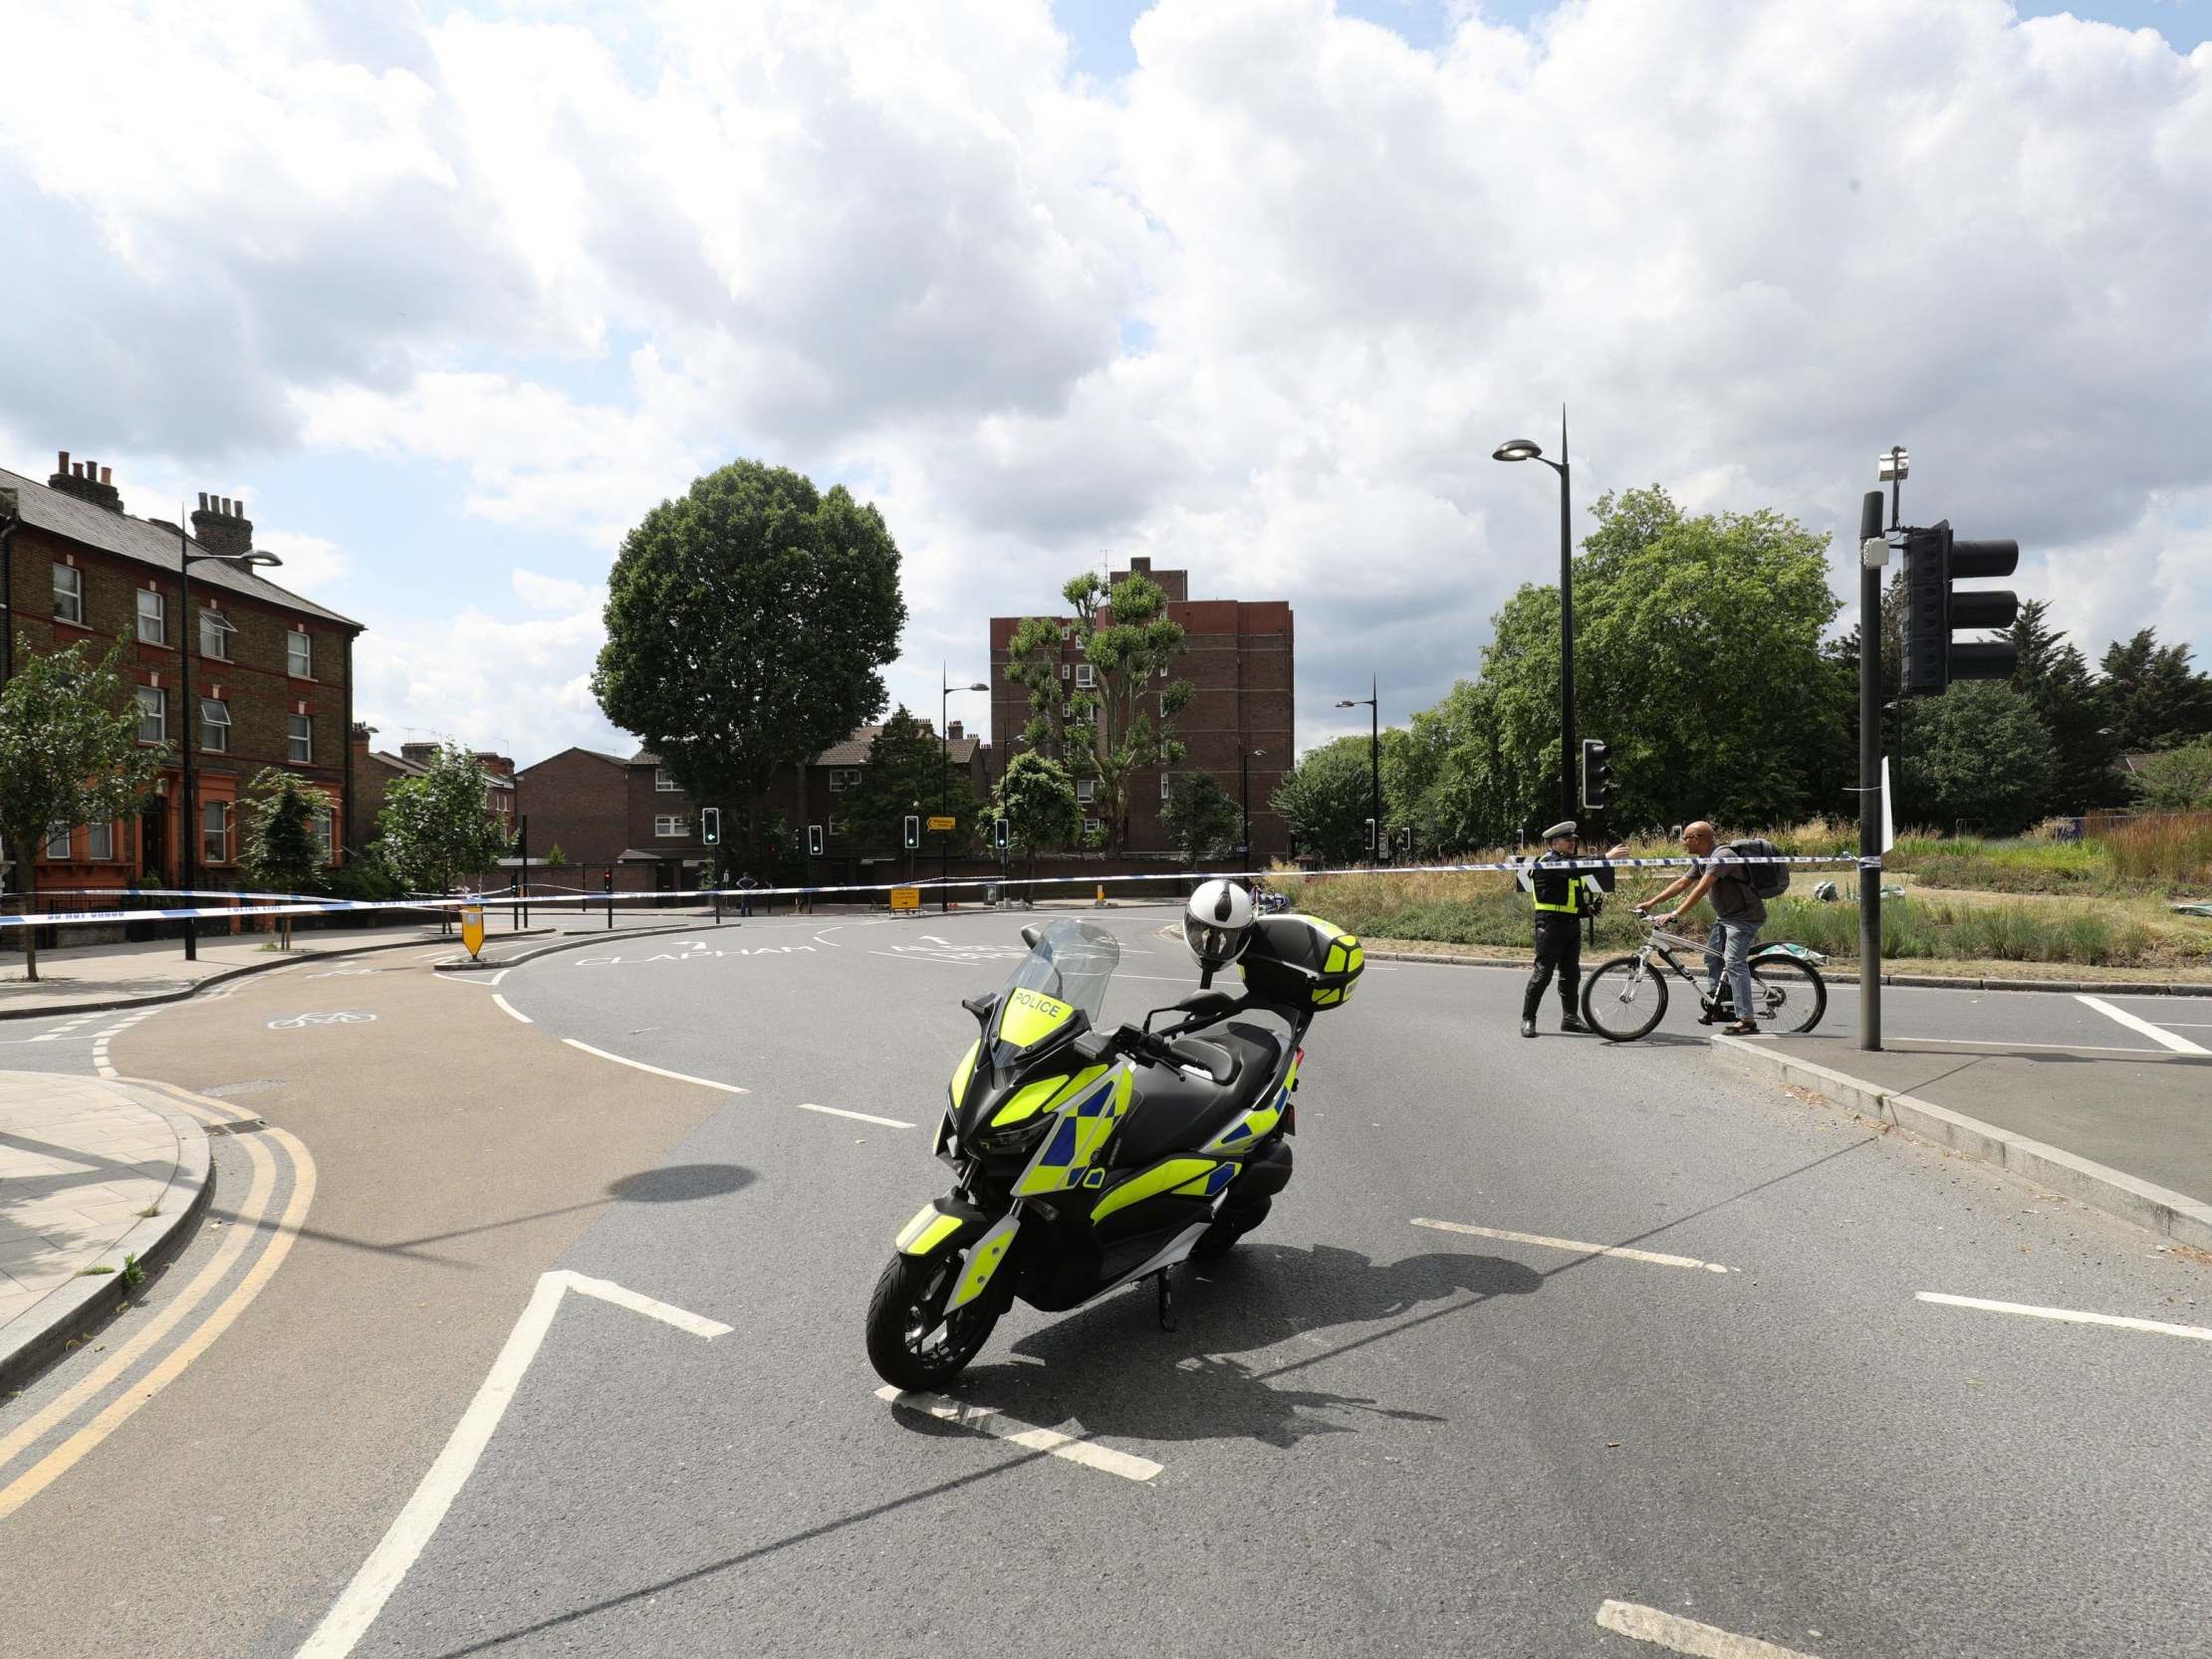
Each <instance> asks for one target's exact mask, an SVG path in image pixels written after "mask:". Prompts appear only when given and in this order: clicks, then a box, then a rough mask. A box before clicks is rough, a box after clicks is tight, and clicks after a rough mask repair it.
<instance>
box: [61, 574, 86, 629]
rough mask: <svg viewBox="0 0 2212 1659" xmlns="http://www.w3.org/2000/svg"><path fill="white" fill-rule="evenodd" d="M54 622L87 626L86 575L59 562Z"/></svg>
mask: <svg viewBox="0 0 2212 1659" xmlns="http://www.w3.org/2000/svg"><path fill="white" fill-rule="evenodd" d="M64 578H67V579H68V580H67V581H64V580H63V579H64ZM54 620H56V621H57V622H74V623H75V624H76V625H77V626H79V627H83V626H84V625H85V573H84V572H83V571H81V570H79V569H78V568H77V567H76V566H75V565H64V564H62V563H60V562H59V561H56V562H55V566H54Z"/></svg>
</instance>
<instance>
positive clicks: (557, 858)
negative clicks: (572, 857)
mask: <svg viewBox="0 0 2212 1659" xmlns="http://www.w3.org/2000/svg"><path fill="white" fill-rule="evenodd" d="M568 863H569V855H568V854H567V853H566V852H563V851H562V850H561V843H560V842H559V841H555V842H554V843H553V844H552V845H551V846H549V847H547V848H546V868H547V869H566V868H567V867H568Z"/></svg>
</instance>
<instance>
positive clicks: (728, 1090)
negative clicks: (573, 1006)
mask: <svg viewBox="0 0 2212 1659" xmlns="http://www.w3.org/2000/svg"><path fill="white" fill-rule="evenodd" d="M561 1041H562V1042H564V1043H566V1044H567V1045H568V1046H569V1047H570V1048H572V1049H582V1050H583V1051H584V1052H585V1053H586V1054H588V1055H597V1056H599V1058H600V1059H602V1060H611V1061H613V1062H614V1064H615V1065H616V1066H627V1067H630V1068H631V1069H632V1070H636V1071H650V1072H651V1073H652V1074H653V1075H654V1076H656V1077H673V1078H674V1079H675V1080H676V1081H677V1082H679V1083H697V1084H698V1085H699V1086H700V1087H701V1088H718V1089H720V1090H721V1091H722V1092H723V1093H724V1094H750V1093H752V1092H753V1091H752V1090H751V1089H749V1088H740V1087H738V1085H737V1084H735V1083H718V1082H716V1081H715V1080H714V1079H713V1078H712V1077H694V1076H693V1075H691V1073H690V1072H688V1071H671V1070H669V1069H668V1068H667V1067H664V1066H647V1065H646V1064H645V1063H644V1062H643V1061H641V1060H630V1059H628V1058H627V1057H626V1056H622V1055H611V1054H609V1053H608V1052H607V1051H606V1050H605V1049H595V1048H593V1047H592V1045H591V1044H589V1043H579V1042H578V1041H577V1040H576V1039H575V1038H573V1037H564V1038H562V1039H561Z"/></svg>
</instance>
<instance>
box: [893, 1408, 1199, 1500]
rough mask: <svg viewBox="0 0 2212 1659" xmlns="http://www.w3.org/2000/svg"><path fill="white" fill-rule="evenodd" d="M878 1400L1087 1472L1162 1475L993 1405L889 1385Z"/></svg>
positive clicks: (1144, 1477)
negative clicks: (1044, 1454) (1018, 1418)
mask: <svg viewBox="0 0 2212 1659" xmlns="http://www.w3.org/2000/svg"><path fill="white" fill-rule="evenodd" d="M875 1397H876V1398H877V1399H879V1400H888V1401H890V1403H891V1404H892V1405H898V1406H905V1407H906V1408H908V1409H909V1410H912V1411H919V1412H923V1413H925V1414H926V1415H928V1416H931V1417H934V1418H936V1419H937V1420H938V1421H940V1422H944V1423H957V1424H959V1425H960V1427H962V1428H964V1429H979V1430H981V1431H982V1432H983V1433H985V1434H987V1435H990V1436H991V1437H992V1438H993V1439H996V1440H1004V1441H1007V1442H1009V1443H1010V1444H1012V1445H1015V1446H1023V1447H1027V1448H1028V1449H1029V1450H1030V1451H1033V1452H1049V1453H1051V1454H1052V1455H1053V1456H1054V1457H1056V1458H1065V1459H1066V1460H1067V1461H1068V1462H1070V1463H1080V1464H1082V1465H1083V1466H1084V1467H1085V1468H1086V1469H1099V1470H1104V1471H1105V1472H1106V1474H1108V1475H1118V1476H1120V1477H1121V1479H1123V1480H1124V1481H1148V1480H1150V1479H1151V1478H1152V1477H1153V1476H1154V1475H1157V1474H1158V1473H1159V1472H1160V1468H1161V1466H1160V1465H1159V1464H1156V1463H1154V1462H1153V1461H1152V1460H1151V1459H1150V1458H1140V1457H1135V1456H1133V1455H1131V1454H1130V1453H1128V1452H1116V1451H1114V1450H1113V1449H1112V1448H1111V1447H1110V1446H1097V1445H1094V1444H1092V1443H1091V1442H1090V1441H1088V1440H1078V1439H1076V1438H1075V1437H1074V1436H1072V1435H1065V1434H1062V1433H1060V1432H1059V1431H1058V1430H1057V1429H1040V1428H1032V1427H1029V1426H1026V1425H1023V1424H1017V1423H1016V1422H1015V1421H1014V1420H1013V1419H1012V1418H1010V1417H1007V1416H1005V1415H1004V1414H1003V1413H1001V1412H1000V1411H998V1410H997V1409H996V1408H995V1407H992V1406H987V1405H970V1404H968V1403H967V1402H966V1401H964V1400H954V1399H948V1398H946V1397H945V1396H944V1395H942V1394H910V1393H904V1392H902V1391H900V1390H899V1389H896V1388H892V1387H890V1386H889V1385H887V1384H886V1385H885V1386H883V1387H881V1388H878V1389H877V1390H876V1391H875Z"/></svg>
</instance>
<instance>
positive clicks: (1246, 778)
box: [1237, 741, 1267, 864]
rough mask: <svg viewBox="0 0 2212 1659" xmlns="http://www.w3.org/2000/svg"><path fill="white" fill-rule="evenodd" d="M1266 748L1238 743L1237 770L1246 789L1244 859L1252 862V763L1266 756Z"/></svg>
mask: <svg viewBox="0 0 2212 1659" xmlns="http://www.w3.org/2000/svg"><path fill="white" fill-rule="evenodd" d="M1266 754H1267V751H1266V750H1265V749H1247V748H1245V747H1244V744H1243V743H1242V741H1239V743H1238V744H1237V771H1238V773H1239V774H1240V775H1241V776H1242V779H1243V789H1244V847H1243V851H1244V861H1245V862H1246V863H1247V864H1249V863H1251V862H1252V763H1253V762H1254V761H1256V760H1260V759H1262V758H1264V757H1265V756H1266Z"/></svg>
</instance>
